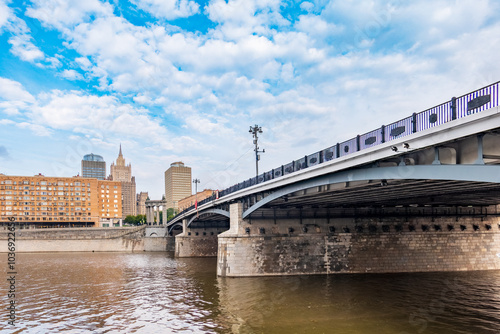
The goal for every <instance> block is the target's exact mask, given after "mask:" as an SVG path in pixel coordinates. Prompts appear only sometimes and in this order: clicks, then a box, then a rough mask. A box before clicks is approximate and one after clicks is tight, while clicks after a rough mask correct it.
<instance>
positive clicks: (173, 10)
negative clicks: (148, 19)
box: [132, 0, 200, 20]
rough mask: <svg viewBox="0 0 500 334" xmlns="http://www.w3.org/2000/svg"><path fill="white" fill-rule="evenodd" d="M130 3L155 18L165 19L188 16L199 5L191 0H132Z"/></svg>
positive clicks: (197, 9) (196, 9)
mask: <svg viewBox="0 0 500 334" xmlns="http://www.w3.org/2000/svg"><path fill="white" fill-rule="evenodd" d="M132 3H133V4H134V5H136V6H137V7H139V8H140V9H142V10H144V11H146V12H148V13H150V14H151V15H153V16H155V17H157V18H166V19H167V20H175V19H177V18H181V17H189V16H192V15H194V14H197V13H198V12H199V9H200V5H198V4H197V3H196V2H195V1H191V0H132Z"/></svg>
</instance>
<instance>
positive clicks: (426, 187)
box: [166, 82, 500, 276]
mask: <svg viewBox="0 0 500 334" xmlns="http://www.w3.org/2000/svg"><path fill="white" fill-rule="evenodd" d="M498 90H499V82H497V83H494V84H491V85H489V86H486V87H483V88H481V89H478V90H476V91H474V92H471V93H468V94H465V95H463V96H460V97H457V98H455V97H454V98H452V99H451V100H450V101H447V102H445V103H442V104H440V105H438V106H435V107H432V108H429V109H427V110H424V111H422V112H418V113H413V114H411V115H410V116H409V117H407V118H404V119H402V120H399V121H397V122H394V123H391V124H388V125H384V126H381V127H380V128H378V129H375V130H373V131H370V132H368V133H365V134H363V135H358V136H356V137H355V138H352V139H350V140H347V141H344V142H341V143H337V144H335V145H333V146H331V147H328V148H326V149H323V150H321V151H318V152H316V153H313V154H310V155H307V156H304V157H301V158H299V159H296V160H293V161H291V162H289V163H287V164H284V165H282V166H277V167H276V168H274V169H272V170H270V171H267V172H265V173H263V174H261V175H259V176H257V177H254V178H250V179H248V180H245V181H243V182H240V183H238V184H236V185H233V186H231V187H229V188H227V189H224V190H222V191H220V192H218V193H216V194H214V195H213V196H212V197H210V198H207V199H206V200H204V201H202V202H200V203H199V204H198V207H197V208H195V207H191V208H188V209H186V210H184V211H183V212H181V213H179V214H178V215H177V216H176V217H174V218H173V219H172V220H171V221H169V222H167V224H166V226H167V229H168V233H169V234H170V235H174V234H175V244H176V248H175V249H176V256H181V257H182V256H217V257H218V268H217V272H218V275H220V276H254V275H289V274H292V275H295V274H316V273H321V274H323V273H326V274H329V273H355V272H411V271H440V270H478V269H500V220H499V218H498V209H499V208H500V206H499V204H500V187H499V183H500V112H499V111H500V109H499V97H498V95H499V91H498Z"/></svg>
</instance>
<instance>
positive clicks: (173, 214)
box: [167, 208, 179, 220]
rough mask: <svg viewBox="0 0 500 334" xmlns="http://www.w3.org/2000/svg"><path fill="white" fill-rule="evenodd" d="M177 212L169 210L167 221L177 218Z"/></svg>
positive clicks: (172, 209)
mask: <svg viewBox="0 0 500 334" xmlns="http://www.w3.org/2000/svg"><path fill="white" fill-rule="evenodd" d="M178 213H179V212H177V210H175V209H174V208H170V209H167V220H170V219H172V218H174V217H175V215H176V214H178Z"/></svg>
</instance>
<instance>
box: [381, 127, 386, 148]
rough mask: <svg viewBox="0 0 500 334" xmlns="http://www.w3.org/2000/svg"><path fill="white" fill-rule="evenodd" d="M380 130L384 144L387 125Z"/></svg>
mask: <svg viewBox="0 0 500 334" xmlns="http://www.w3.org/2000/svg"><path fill="white" fill-rule="evenodd" d="M380 132H381V134H382V144H383V143H385V125H382V127H381V128H380Z"/></svg>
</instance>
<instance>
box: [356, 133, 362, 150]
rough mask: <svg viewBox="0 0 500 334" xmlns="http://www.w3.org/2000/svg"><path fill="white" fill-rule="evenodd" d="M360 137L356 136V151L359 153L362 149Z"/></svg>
mask: <svg viewBox="0 0 500 334" xmlns="http://www.w3.org/2000/svg"><path fill="white" fill-rule="evenodd" d="M359 140H360V137H359V135H357V136H356V151H359V150H360V149H361V145H360V143H359Z"/></svg>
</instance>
